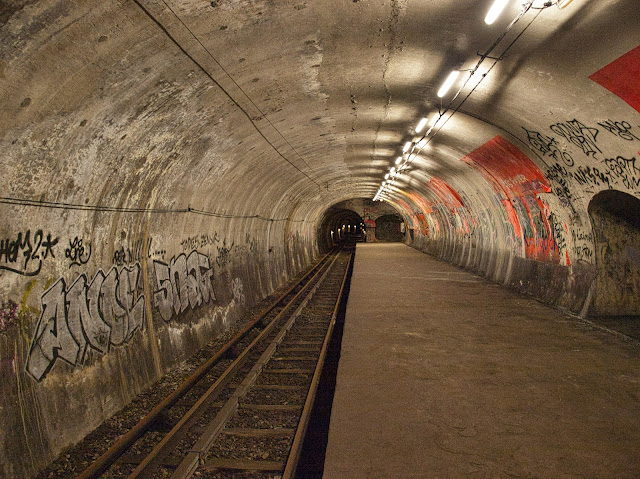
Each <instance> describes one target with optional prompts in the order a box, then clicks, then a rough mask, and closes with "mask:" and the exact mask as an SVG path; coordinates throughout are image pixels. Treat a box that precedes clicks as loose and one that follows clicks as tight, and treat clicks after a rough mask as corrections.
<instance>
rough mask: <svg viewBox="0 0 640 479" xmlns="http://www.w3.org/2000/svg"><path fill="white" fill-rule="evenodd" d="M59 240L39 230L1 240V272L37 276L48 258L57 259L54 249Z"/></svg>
mask: <svg viewBox="0 0 640 479" xmlns="http://www.w3.org/2000/svg"><path fill="white" fill-rule="evenodd" d="M58 241H59V238H55V237H53V236H52V234H51V233H47V235H46V236H45V234H44V232H43V231H42V230H41V229H39V230H36V232H35V233H33V235H32V234H31V230H30V229H28V230H26V231H25V232H19V233H18V234H17V235H16V236H15V237H13V238H5V239H1V240H0V270H5V271H11V272H12V273H17V274H20V275H22V276H37V275H38V274H40V270H41V269H42V264H43V262H44V261H45V260H46V259H47V258H55V257H56V256H55V254H54V248H55V246H56V245H57V244H58Z"/></svg>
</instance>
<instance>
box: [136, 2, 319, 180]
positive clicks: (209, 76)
mask: <svg viewBox="0 0 640 479" xmlns="http://www.w3.org/2000/svg"><path fill="white" fill-rule="evenodd" d="M133 1H134V3H135V4H136V5H138V7H139V8H140V9H141V10H142V11H143V12H144V14H145V15H147V16H148V17H149V18H150V19H151V20H152V21H153V22H154V23H155V24H156V25H157V26H158V27H159V28H160V29H161V30H162V32H163V33H164V34H165V35H166V36H167V38H169V39H170V40H171V41H172V42H173V43H174V44H175V45H176V46H177V47H178V48H179V49H180V51H181V52H182V53H184V55H185V56H186V57H187V58H189V59H190V60H191V61H192V62H193V63H194V64H195V65H196V66H197V67H198V68H199V69H200V70H201V71H202V72H203V73H204V74H205V75H206V76H207V77H208V78H209V79H210V80H211V81H212V82H213V83H214V84H215V85H216V86H217V87H218V88H219V89H220V90H221V91H222V92H223V93H224V94H225V95H226V96H227V98H229V99H230V100H231V101H232V102H233V103H234V104H235V105H236V106H237V107H238V108H239V109H240V111H241V112H242V113H243V114H244V115H245V116H246V117H247V119H248V120H249V122H251V124H252V125H253V127H254V128H255V130H256V131H257V132H258V134H259V135H260V136H261V137H262V138H263V139H264V141H266V142H267V144H269V146H271V148H273V150H274V151H275V152H276V153H277V154H278V155H279V156H280V157H281V158H282V159H283V160H285V161H286V162H287V163H289V164H290V165H291V166H293V167H294V168H295V169H296V170H298V171H299V172H300V173H301V174H303V175H304V176H306V177H307V178H308V179H309V180H310V181H312V182H313V183H315V185H316V186H317V187H318V188H322V187H321V186H320V184H319V183H318V182H317V181H316V180H314V179H313V178H311V177H310V176H309V175H308V174H307V173H305V172H304V171H302V169H300V168H299V167H298V166H297V165H296V164H295V163H293V162H292V161H291V160H290V159H289V158H287V157H286V156H285V155H284V154H283V153H282V152H281V151H280V150H279V149H278V147H276V146H275V145H274V144H273V143H272V142H271V141H270V140H269V139H268V138H267V137H266V136H265V134H264V133H263V132H262V130H261V129H260V128H259V127H258V125H257V124H256V123H255V121H254V119H253V118H252V117H251V115H250V114H249V112H247V110H245V109H244V108H243V107H242V105H240V104H239V103H238V101H237V100H236V99H235V98H234V97H233V95H231V93H229V92H228V91H227V90H226V89H225V88H224V87H223V86H222V85H221V84H220V83H219V82H218V81H217V80H216V79H215V78H214V77H213V75H212V74H211V73H209V71H208V70H207V69H206V68H205V67H204V65H202V64H201V63H200V62H199V61H198V60H196V59H195V58H194V57H193V55H191V54H190V53H189V52H188V51H187V50H186V48H185V47H183V46H182V45H181V44H180V42H178V40H177V39H176V38H175V37H174V36H173V35H172V34H171V33H170V32H169V30H168V29H167V28H166V27H165V26H164V25H163V24H162V23H161V22H160V20H158V19H157V18H156V17H155V16H154V15H153V13H151V12H150V11H149V10H148V9H147V8H146V7H145V6H144V5H143V4H142V3H141V2H140V0H133ZM162 3H164V4H165V5H166V6H167V8H169V10H170V11H171V13H172V14H173V15H174V16H176V18H177V19H178V20H179V21H180V22H181V23H182V25H184V26H185V28H186V29H187V30H188V31H189V33H190V34H191V35H192V36H193V37H194V38H195V39H196V41H197V42H198V43H199V44H200V45H202V42H200V40H199V39H198V38H197V37H196V36H195V34H194V33H193V32H192V31H191V30H190V29H189V28H188V27H187V26H186V25H185V24H184V22H182V20H181V19H180V17H179V16H177V15H176V13H175V12H174V11H173V10H172V9H171V8H170V7H169V6H168V5H167V4H166V2H164V0H162ZM202 47H203V48H204V49H205V50H206V51H207V53H208V54H209V55H210V56H211V58H213V59H214V61H216V63H217V64H218V65H220V64H219V63H218V62H217V60H215V58H214V57H213V55H211V53H210V52H209V51H208V50H207V48H206V47H204V45H202ZM221 68H222V67H221ZM223 71H224V69H223ZM225 73H227V72H226V71H225ZM227 75H228V76H229V78H231V76H230V75H229V74H228V73H227ZM232 81H233V82H234V84H236V85H237V86H238V88H240V87H239V85H238V84H237V83H236V82H235V80H233V79H232ZM240 90H241V91H242V92H243V93H244V95H245V96H247V98H249V97H248V95H247V94H246V93H245V92H244V90H242V88H240ZM250 101H251V103H252V104H253V105H254V106H256V105H255V103H254V102H253V101H252V100H250ZM256 108H257V109H258V111H259V112H260V113H261V116H262V117H264V118H265V119H267V121H268V122H269V124H270V125H271V126H273V128H274V129H275V130H276V131H277V132H278V133H279V134H280V136H282V133H280V131H279V130H278V129H277V128H276V127H275V126H274V125H273V123H271V121H270V120H269V119H268V118H267V117H266V115H264V113H262V111H261V110H260V109H259V108H258V107H257V106H256ZM282 137H283V138H284V136H282ZM285 141H286V139H285ZM287 143H288V142H287ZM294 151H295V150H294ZM305 164H306V165H307V167H309V165H308V164H307V163H306V162H305ZM309 168H310V167H309Z"/></svg>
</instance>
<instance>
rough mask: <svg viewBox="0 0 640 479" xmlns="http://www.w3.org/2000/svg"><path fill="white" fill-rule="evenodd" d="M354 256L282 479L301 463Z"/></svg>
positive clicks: (287, 477) (293, 476)
mask: <svg viewBox="0 0 640 479" xmlns="http://www.w3.org/2000/svg"><path fill="white" fill-rule="evenodd" d="M354 255H355V250H354V251H352V252H351V255H350V256H349V261H348V262H347V267H346V269H345V272H344V276H343V277H342V284H341V285H340V292H339V293H338V300H337V301H336V304H335V306H334V308H333V313H332V315H331V321H330V323H329V327H328V329H327V334H326V335H325V337H324V342H323V343H322V350H321V351H320V356H319V358H318V362H317V364H316V368H315V371H314V373H313V377H312V379H311V386H310V387H309V392H308V393H307V398H306V400H305V403H304V407H303V409H302V413H301V414H300V421H299V423H298V427H297V428H296V434H295V436H294V438H293V442H292V444H291V449H290V452H289V456H288V457H287V462H286V464H285V468H284V472H283V473H282V479H294V478H295V475H296V470H297V468H298V462H299V461H300V455H301V452H302V446H303V444H304V439H305V436H306V434H307V427H308V426H309V421H310V419H311V412H312V409H313V403H314V401H315V399H316V393H317V392H318V386H319V384H320V377H321V375H322V369H323V367H324V362H325V359H326V357H327V351H328V349H329V342H330V341H331V337H332V335H333V330H334V328H335V324H336V320H337V317H338V310H339V309H340V305H341V303H342V299H343V295H344V289H345V286H346V284H347V278H348V276H349V269H350V268H351V265H352V263H353V258H354Z"/></svg>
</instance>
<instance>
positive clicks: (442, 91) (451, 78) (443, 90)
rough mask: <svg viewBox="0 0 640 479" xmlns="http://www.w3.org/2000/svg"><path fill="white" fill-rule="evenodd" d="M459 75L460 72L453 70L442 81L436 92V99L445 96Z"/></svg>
mask: <svg viewBox="0 0 640 479" xmlns="http://www.w3.org/2000/svg"><path fill="white" fill-rule="evenodd" d="M459 75H460V72H459V71H458V70H454V71H452V72H451V73H449V76H448V77H447V79H446V80H445V81H444V83H443V84H442V86H441V87H440V89H439V90H438V98H442V97H443V96H445V95H446V94H447V92H448V91H449V89H450V88H451V87H452V86H453V84H454V83H455V82H456V80H457V79H458V76H459Z"/></svg>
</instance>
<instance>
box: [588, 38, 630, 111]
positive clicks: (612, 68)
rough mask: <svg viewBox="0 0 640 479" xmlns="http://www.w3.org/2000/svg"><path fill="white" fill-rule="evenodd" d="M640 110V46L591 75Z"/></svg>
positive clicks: (597, 81) (601, 84)
mask: <svg viewBox="0 0 640 479" xmlns="http://www.w3.org/2000/svg"><path fill="white" fill-rule="evenodd" d="M589 78H590V79H591V80H593V81H594V82H596V83H597V84H599V85H600V86H603V87H604V88H606V89H607V90H609V91H610V92H611V93H613V94H615V95H617V96H619V97H620V98H622V99H623V100H624V101H626V102H627V103H628V104H629V105H631V107H632V108H633V109H634V110H636V111H639V112H640V46H637V47H636V48H634V49H633V50H631V51H630V52H627V53H625V54H624V55H622V56H621V57H620V58H618V59H617V60H614V61H612V62H611V63H609V64H608V65H607V66H606V67H604V68H602V69H601V70H598V71H597V72H595V73H594V74H593V75H591V76H590V77H589Z"/></svg>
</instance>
